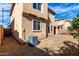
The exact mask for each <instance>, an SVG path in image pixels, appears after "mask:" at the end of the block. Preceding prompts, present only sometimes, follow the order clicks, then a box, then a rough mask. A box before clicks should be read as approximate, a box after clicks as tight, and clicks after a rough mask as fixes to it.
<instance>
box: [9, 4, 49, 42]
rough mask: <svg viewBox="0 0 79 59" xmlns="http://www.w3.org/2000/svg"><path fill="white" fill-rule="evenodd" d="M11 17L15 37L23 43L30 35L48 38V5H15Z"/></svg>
mask: <svg viewBox="0 0 79 59" xmlns="http://www.w3.org/2000/svg"><path fill="white" fill-rule="evenodd" d="M10 17H11V29H12V33H13V36H14V37H15V38H16V39H17V40H18V41H20V42H21V43H22V41H23V42H27V41H28V37H29V36H30V35H35V36H38V38H39V39H42V38H46V33H47V32H46V31H47V30H46V23H47V20H48V4H47V3H13V4H12V7H11V12H10Z"/></svg>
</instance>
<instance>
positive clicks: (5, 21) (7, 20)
mask: <svg viewBox="0 0 79 59" xmlns="http://www.w3.org/2000/svg"><path fill="white" fill-rule="evenodd" d="M2 8H4V13H3V15H4V17H2ZM10 8H11V4H10V3H5V4H2V3H0V25H1V24H3V26H4V27H7V26H8V25H9V23H10V16H9V14H10ZM2 20H3V23H2Z"/></svg>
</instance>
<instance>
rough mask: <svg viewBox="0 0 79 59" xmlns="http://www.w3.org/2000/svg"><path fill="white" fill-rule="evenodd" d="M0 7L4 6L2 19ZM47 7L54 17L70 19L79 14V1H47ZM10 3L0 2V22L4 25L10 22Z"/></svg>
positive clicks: (0, 8)
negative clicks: (53, 13)
mask: <svg viewBox="0 0 79 59" xmlns="http://www.w3.org/2000/svg"><path fill="white" fill-rule="evenodd" d="M2 7H4V18H3V19H2ZM48 7H49V8H50V9H52V10H53V11H54V12H55V13H56V15H55V18H56V19H58V20H59V19H62V18H65V19H68V20H71V19H72V18H73V17H75V16H76V15H77V14H79V3H49V4H48ZM10 9H11V4H10V3H5V4H3V3H0V24H2V20H3V21H4V22H3V25H4V27H7V26H8V25H9V24H10V16H9V14H10Z"/></svg>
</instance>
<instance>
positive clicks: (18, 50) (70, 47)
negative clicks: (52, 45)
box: [0, 37, 79, 56]
mask: <svg viewBox="0 0 79 59" xmlns="http://www.w3.org/2000/svg"><path fill="white" fill-rule="evenodd" d="M63 44H64V46H61V47H60V48H59V50H57V51H53V50H51V49H49V48H47V47H46V48H43V49H39V48H37V47H30V46H28V45H21V44H19V43H18V42H17V41H16V40H15V39H14V38H13V37H5V40H4V42H3V45H2V47H0V55H1V56H3V55H9V56H79V45H78V44H76V43H74V42H71V41H64V42H63Z"/></svg>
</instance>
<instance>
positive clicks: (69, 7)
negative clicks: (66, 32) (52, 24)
mask: <svg viewBox="0 0 79 59" xmlns="http://www.w3.org/2000/svg"><path fill="white" fill-rule="evenodd" d="M48 6H49V8H51V9H52V10H53V11H55V12H56V15H55V18H56V19H61V18H65V19H68V20H71V19H72V18H73V17H75V16H76V15H77V14H79V3H49V4H48Z"/></svg>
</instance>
